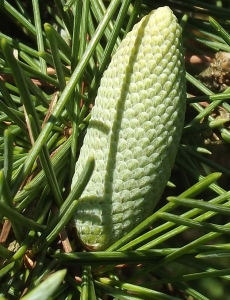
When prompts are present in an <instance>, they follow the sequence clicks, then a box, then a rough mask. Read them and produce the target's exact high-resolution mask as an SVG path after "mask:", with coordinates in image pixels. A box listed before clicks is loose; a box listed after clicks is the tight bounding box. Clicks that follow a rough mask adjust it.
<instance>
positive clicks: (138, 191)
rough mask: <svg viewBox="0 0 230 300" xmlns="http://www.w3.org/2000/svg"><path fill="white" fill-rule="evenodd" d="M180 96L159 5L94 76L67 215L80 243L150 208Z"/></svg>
mask: <svg viewBox="0 0 230 300" xmlns="http://www.w3.org/2000/svg"><path fill="white" fill-rule="evenodd" d="M185 100H186V88H185V70H184V58H183V49H182V45H181V28H180V26H179V25H178V23H177V19H176V17H175V16H174V15H173V13H172V11H171V10H170V9H169V8H168V7H162V8H159V9H157V10H156V11H152V12H151V13H150V14H149V15H148V16H146V17H144V18H143V19H142V20H141V21H140V22H139V23H138V24H136V25H135V26H134V28H133V30H132V31H131V32H130V33H129V34H127V36H126V37H125V39H124V40H123V41H122V43H121V45H120V47H119V49H118V50H117V52H116V54H115V55H114V56H113V58H112V61H111V63H110V65H109V67H108V69H107V70H106V71H105V73H104V75H103V78H102V80H101V85H100V88H99V90H98V95H97V98H96V100H95V106H94V107H93V110H92V116H91V120H90V124H89V128H88V130H87V134H86V136H85V139H84V144H83V146H82V149H81V152H80V157H79V159H78V161H77V163H76V171H75V175H74V177H73V183H72V184H74V183H75V182H76V181H77V180H78V176H79V175H80V174H81V172H82V169H83V168H84V166H85V163H86V161H87V159H88V157H90V156H93V157H94V158H95V170H94V172H93V175H92V177H91V179H90V181H89V183H88V185H87V187H86V189H85V191H84V192H83V194H82V196H81V198H80V200H79V205H78V209H77V212H76V214H75V220H74V221H75V224H76V228H77V234H78V236H79V237H80V239H81V241H82V242H83V244H84V245H86V246H87V247H88V248H90V249H94V250H101V249H105V248H107V247H108V246H110V245H111V244H112V243H114V242H115V241H117V240H118V239H119V238H121V237H122V236H124V235H125V234H126V233H128V232H129V231H130V230H131V229H133V228H134V227H135V226H136V225H138V224H139V223H140V222H141V221H143V220H144V219H146V218H147V217H148V216H149V215H150V214H152V212H153V208H154V207H155V205H156V203H157V202H158V200H159V199H160V196H161V194H162V192H163V190H164V188H165V186H166V184H167V181H168V179H169V177H170V173H171V169H172V167H173V164H174V161H175V156H176V153H177V149H178V145H179V141H180V137H181V132H182V128H183V123H184V114H185Z"/></svg>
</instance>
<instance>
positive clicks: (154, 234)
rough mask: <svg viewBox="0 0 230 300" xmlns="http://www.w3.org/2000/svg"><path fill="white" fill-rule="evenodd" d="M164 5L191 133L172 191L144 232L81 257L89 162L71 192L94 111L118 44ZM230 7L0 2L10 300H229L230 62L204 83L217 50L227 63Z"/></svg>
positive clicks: (0, 287) (2, 185) (0, 205)
mask: <svg viewBox="0 0 230 300" xmlns="http://www.w3.org/2000/svg"><path fill="white" fill-rule="evenodd" d="M163 5H168V6H170V8H171V9H172V10H173V11H174V13H175V14H176V15H177V17H178V19H179V21H180V23H181V25H182V27H183V39H184V47H185V53H186V55H185V59H186V70H187V75H186V78H187V93H188V99H187V113H186V122H185V127H184V132H183V136H182V140H181V146H180V149H179V152H178V156H177V160H176V163H175V166H174V169H173V171H172V176H171V179H170V182H171V184H169V186H168V187H166V189H165V192H164V194H163V196H162V200H161V201H160V203H159V204H158V207H157V210H156V212H155V213H154V214H153V215H152V216H151V217H150V219H148V220H146V222H145V223H144V224H141V225H140V226H139V227H138V228H137V229H135V230H134V231H133V232H132V233H131V234H130V235H128V236H126V237H125V238H124V239H123V240H122V241H120V242H118V243H117V244H116V245H114V246H113V247H111V249H110V251H105V252H102V253H86V252H84V250H83V249H82V248H81V246H80V245H79V244H78V243H77V241H76V236H75V232H74V230H73V229H72V227H71V223H70V220H71V218H72V215H73V212H74V208H75V207H76V204H77V201H76V200H75V199H77V198H78V197H79V195H80V193H81V191H82V189H83V188H84V186H85V184H86V182H87V178H89V176H90V173H91V172H92V161H88V162H86V170H85V173H84V174H83V179H82V182H79V183H78V184H77V185H76V187H75V188H74V190H73V191H70V182H71V178H72V175H73V172H74V165H75V161H76V159H77V155H78V152H79V149H80V146H81V144H82V140H83V136H84V132H85V130H86V127H87V123H88V120H89V117H90V115H89V114H88V113H89V112H90V108H91V105H92V104H93V100H94V98H95V96H96V93H97V89H98V86H99V83H100V78H101V76H102V74H103V71H104V70H105V68H106V67H107V65H108V63H109V61H110V58H111V55H112V53H113V51H115V50H116V48H117V46H118V45H119V43H120V40H121V39H122V38H123V37H124V36H125V34H126V32H128V31H129V30H130V29H131V28H132V26H133V24H134V23H136V22H137V21H138V20H139V19H140V18H141V17H142V16H144V15H146V14H147V13H149V12H150V11H151V10H152V9H155V8H157V7H159V6H163ZM229 6H230V2H229V1H209V3H208V4H207V3H206V1H189V3H187V2H186V3H185V2H184V1H147V0H143V1H131V0H129V1H123V2H122V1H118V0H114V1H104V2H103V1H99V0H92V1H90V0H86V1H77V0H75V1H67V2H65V1H63V0H55V1H51V0H50V1H46V2H43V1H36V0H33V1H26V0H25V1H17V0H15V1H13V0H12V1H9V2H8V1H4V0H3V1H1V2H0V14H1V15H0V16H1V18H0V22H1V23H0V30H1V32H0V39H1V51H0V79H1V81H0V110H1V112H0V132H1V133H0V166H1V169H2V170H1V172H0V192H1V201H0V214H1V215H0V217H1V220H2V223H1V224H2V227H1V235H0V242H1V244H0V257H1V270H0V295H1V297H2V298H1V299H19V298H21V297H22V298H23V299H24V300H25V299H38V297H39V298H40V299H106V297H108V299H113V298H115V299H172V300H173V299H230V296H229V292H228V291H229V279H230V268H229V255H230V252H229V243H228V239H229V238H228V237H229V224H228V222H229V214H230V210H229V208H228V206H229V192H228V187H229V175H230V172H229V166H230V160H229V141H230V133H229V112H230V107H229V104H228V99H229V91H228V89H223V90H222V89H221V88H219V86H220V87H222V85H223V82H222V80H224V83H226V84H228V64H229V61H228V59H227V62H225V61H222V60H220V62H219V65H218V66H219V69H218V70H216V69H215V72H219V73H218V76H216V77H217V78H213V75H209V78H208V86H207V85H204V84H203V83H204V82H203V83H202V82H201V81H200V80H198V79H199V78H198V77H197V76H198V75H199V74H200V72H202V71H204V70H205V69H206V68H207V67H208V65H209V64H210V61H211V59H212V58H213V57H214V55H215V53H216V52H218V51H225V52H230V51H229V41H230V39H229V34H228V30H229V25H230V18H229ZM209 17H212V18H209ZM225 64H227V67H226V65H225ZM222 65H224V67H223V66H222ZM213 70H214V69H213ZM209 71H211V72H212V70H209ZM209 74H210V73H209ZM211 74H212V73H211ZM210 78H211V79H210ZM215 80H216V81H217V82H218V89H217V88H216V87H215V82H214V81H215ZM67 82H68V84H67V85H66V83H67ZM210 82H211V83H210ZM213 82H214V83H213ZM206 83H207V82H206ZM38 155H39V159H37V157H38ZM220 172H221V173H222V176H221V177H220ZM170 196H171V198H168V197H170ZM172 196H174V197H172ZM167 198H168V200H171V201H170V202H168V200H166V199H167ZM187 198H191V199H190V201H189V200H188V199H187ZM197 200H204V201H197ZM188 205H190V207H188ZM199 205H201V206H199ZM195 218H197V219H195ZM140 250H141V252H140ZM127 251H129V252H127ZM68 252H72V253H71V254H70V253H69V254H68ZM130 260H131V261H132V264H131V265H130V264H129V263H130ZM124 263H126V267H122V266H120V267H119V268H114V265H121V264H124ZM140 264H141V266H142V267H140V266H139V265H140ZM110 265H111V267H108V266H110ZM98 266H104V267H103V268H100V269H98ZM63 269H66V270H67V272H66V271H59V270H63ZM52 273H54V274H53V275H52V276H48V275H50V274H52ZM47 276H48V279H46V278H47ZM63 278H64V280H63ZM26 293H27V294H26ZM29 293H30V294H29ZM33 297H34V298H33ZM36 297H37V298H36Z"/></svg>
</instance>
